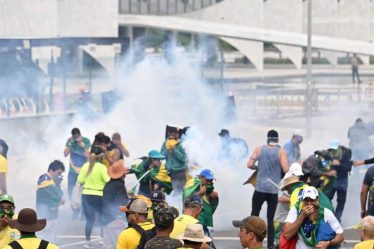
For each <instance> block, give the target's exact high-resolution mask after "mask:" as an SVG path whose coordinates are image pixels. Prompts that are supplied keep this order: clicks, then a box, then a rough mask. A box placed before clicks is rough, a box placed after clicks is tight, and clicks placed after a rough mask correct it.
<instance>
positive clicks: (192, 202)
mask: <svg viewBox="0 0 374 249" xmlns="http://www.w3.org/2000/svg"><path fill="white" fill-rule="evenodd" d="M184 206H185V207H196V206H200V207H203V206H204V201H203V199H202V198H201V197H200V195H198V194H194V195H191V196H190V197H189V198H188V199H186V200H185V201H184Z"/></svg>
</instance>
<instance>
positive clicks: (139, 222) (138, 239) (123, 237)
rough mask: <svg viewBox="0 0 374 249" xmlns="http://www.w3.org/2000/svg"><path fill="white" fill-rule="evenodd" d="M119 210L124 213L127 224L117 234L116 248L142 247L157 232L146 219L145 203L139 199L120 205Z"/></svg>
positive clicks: (142, 248)
mask: <svg viewBox="0 0 374 249" xmlns="http://www.w3.org/2000/svg"><path fill="white" fill-rule="evenodd" d="M121 211H122V212H125V213H126V217H127V222H128V223H129V226H128V227H127V228H126V229H125V230H124V231H122V232H121V233H120V235H119V236H118V239H117V249H144V247H145V244H146V243H147V242H148V241H149V240H151V239H152V238H153V237H155V236H156V233H157V230H156V227H155V225H154V224H152V223H151V222H149V221H147V216H148V207H147V204H146V203H145V202H144V201H143V200H141V199H134V200H132V201H130V203H129V204H128V205H127V206H125V207H123V206H122V207H121Z"/></svg>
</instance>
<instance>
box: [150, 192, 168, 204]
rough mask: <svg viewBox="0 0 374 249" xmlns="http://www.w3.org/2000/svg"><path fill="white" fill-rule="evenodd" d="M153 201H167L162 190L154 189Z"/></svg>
mask: <svg viewBox="0 0 374 249" xmlns="http://www.w3.org/2000/svg"><path fill="white" fill-rule="evenodd" d="M150 199H151V201H159V202H161V201H165V194H164V193H163V192H162V191H160V190H155V191H152V193H151V198H150Z"/></svg>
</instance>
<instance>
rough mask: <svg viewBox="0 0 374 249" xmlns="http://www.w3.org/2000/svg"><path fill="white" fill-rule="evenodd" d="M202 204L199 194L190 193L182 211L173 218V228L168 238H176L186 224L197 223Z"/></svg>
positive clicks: (182, 231) (184, 228)
mask: <svg viewBox="0 0 374 249" xmlns="http://www.w3.org/2000/svg"><path fill="white" fill-rule="evenodd" d="M203 205H204V202H203V199H201V197H200V196H199V195H197V194H194V195H191V196H190V197H189V198H188V199H187V200H186V201H185V202H184V213H183V214H182V215H180V216H179V217H177V218H175V220H174V229H173V231H172V232H171V233H170V238H173V239H176V238H177V237H178V236H180V235H181V234H183V233H184V231H185V230H186V227H187V225H189V224H197V223H199V220H198V219H197V217H198V216H199V215H200V213H201V211H202V210H203Z"/></svg>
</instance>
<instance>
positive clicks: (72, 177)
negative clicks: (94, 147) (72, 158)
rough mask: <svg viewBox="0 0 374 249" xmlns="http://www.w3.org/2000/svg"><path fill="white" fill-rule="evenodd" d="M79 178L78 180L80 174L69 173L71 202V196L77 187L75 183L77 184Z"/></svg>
mask: <svg viewBox="0 0 374 249" xmlns="http://www.w3.org/2000/svg"><path fill="white" fill-rule="evenodd" d="M77 178H78V174H76V173H73V172H71V171H69V174H68V194H69V200H71V195H72V193H73V188H74V186H75V183H76V182H77Z"/></svg>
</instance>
